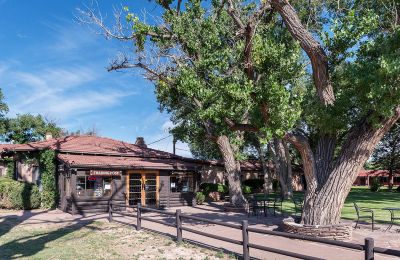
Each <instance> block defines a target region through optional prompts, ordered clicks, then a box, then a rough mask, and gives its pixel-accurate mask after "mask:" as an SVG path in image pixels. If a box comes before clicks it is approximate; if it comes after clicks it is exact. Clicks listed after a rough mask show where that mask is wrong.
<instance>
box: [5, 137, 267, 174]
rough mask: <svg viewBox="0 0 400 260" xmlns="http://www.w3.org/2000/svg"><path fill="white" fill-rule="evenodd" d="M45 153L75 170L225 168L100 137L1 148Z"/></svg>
mask: <svg viewBox="0 0 400 260" xmlns="http://www.w3.org/2000/svg"><path fill="white" fill-rule="evenodd" d="M43 149H52V150H55V151H58V152H59V154H58V158H59V159H60V160H62V161H65V162H66V163H68V164H70V165H75V166H76V165H80V166H84V165H86V166H97V167H102V166H108V167H111V166H121V167H131V168H135V167H136V168H139V167H145V168H152V167H158V168H160V169H164V168H165V169H176V168H182V169H183V168H185V167H186V168H193V167H195V166H197V167H201V166H202V165H218V166H221V167H223V162H222V161H206V160H196V159H191V158H185V157H181V156H178V155H174V154H171V153H168V152H163V151H159V150H155V149H151V148H145V147H141V146H138V145H135V144H131V143H127V142H124V141H119V140H115V139H111V138H106V137H99V136H88V135H73V136H66V137H60V138H53V139H51V140H47V141H39V142H32V143H28V144H0V153H2V152H14V151H17V152H18V151H19V152H24V151H39V150H43ZM241 168H242V170H245V171H257V170H258V171H260V170H261V165H260V163H259V162H257V161H243V162H241Z"/></svg>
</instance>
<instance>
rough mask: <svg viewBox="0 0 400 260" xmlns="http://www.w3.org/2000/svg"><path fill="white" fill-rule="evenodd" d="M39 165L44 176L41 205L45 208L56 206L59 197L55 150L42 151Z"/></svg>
mask: <svg viewBox="0 0 400 260" xmlns="http://www.w3.org/2000/svg"><path fill="white" fill-rule="evenodd" d="M39 167H40V173H41V176H42V179H41V181H42V192H41V202H42V205H41V207H42V208H44V209H52V208H55V207H56V203H57V199H58V190H57V183H56V162H55V152H54V151H52V150H43V151H41V152H40V154H39Z"/></svg>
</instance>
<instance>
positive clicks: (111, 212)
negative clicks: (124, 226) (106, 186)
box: [108, 201, 113, 222]
mask: <svg viewBox="0 0 400 260" xmlns="http://www.w3.org/2000/svg"><path fill="white" fill-rule="evenodd" d="M112 221H113V209H112V203H111V201H110V202H108V222H112Z"/></svg>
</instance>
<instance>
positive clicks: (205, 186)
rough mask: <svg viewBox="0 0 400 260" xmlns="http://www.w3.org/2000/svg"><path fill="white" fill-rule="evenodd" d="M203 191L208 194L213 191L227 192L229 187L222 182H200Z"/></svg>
mask: <svg viewBox="0 0 400 260" xmlns="http://www.w3.org/2000/svg"><path fill="white" fill-rule="evenodd" d="M200 189H201V190H202V193H203V194H204V195H206V196H208V195H209V194H210V193H211V192H219V193H227V192H228V187H227V186H226V185H224V184H222V183H206V182H203V183H202V184H200Z"/></svg>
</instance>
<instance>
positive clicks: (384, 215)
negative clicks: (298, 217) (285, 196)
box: [283, 187, 400, 224]
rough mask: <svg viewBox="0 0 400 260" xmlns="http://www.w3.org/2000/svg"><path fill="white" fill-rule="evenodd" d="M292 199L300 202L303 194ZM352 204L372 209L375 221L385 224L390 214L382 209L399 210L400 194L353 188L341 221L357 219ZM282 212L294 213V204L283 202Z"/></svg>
mask: <svg viewBox="0 0 400 260" xmlns="http://www.w3.org/2000/svg"><path fill="white" fill-rule="evenodd" d="M294 197H295V198H297V199H299V200H302V199H303V193H302V192H295V193H294ZM353 202H356V203H357V204H358V206H360V207H365V208H370V209H372V210H373V211H374V214H375V219H376V221H377V222H379V223H385V222H388V221H390V213H389V211H387V210H382V209H383V208H387V207H393V208H400V193H399V192H388V190H387V188H385V187H383V188H381V189H380V191H379V192H372V191H370V190H369V187H353V188H352V189H351V191H350V193H349V195H348V197H347V198H346V201H345V203H344V207H343V209H342V218H343V219H349V220H355V219H356V218H357V215H356V211H355V209H354V204H353ZM283 211H284V212H285V214H294V213H295V208H294V204H293V202H292V201H291V200H290V201H284V202H283ZM398 216H399V217H400V211H399V212H398ZM397 224H400V223H397Z"/></svg>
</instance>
